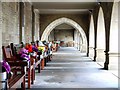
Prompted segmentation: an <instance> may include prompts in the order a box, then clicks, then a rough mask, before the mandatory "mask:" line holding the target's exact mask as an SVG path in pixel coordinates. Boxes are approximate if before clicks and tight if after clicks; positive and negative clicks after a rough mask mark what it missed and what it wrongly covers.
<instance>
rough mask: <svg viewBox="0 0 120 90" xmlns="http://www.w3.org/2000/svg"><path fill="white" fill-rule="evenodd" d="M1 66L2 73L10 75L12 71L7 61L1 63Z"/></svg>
mask: <svg viewBox="0 0 120 90" xmlns="http://www.w3.org/2000/svg"><path fill="white" fill-rule="evenodd" d="M1 65H2V72H5V71H6V72H7V73H10V71H11V68H10V65H9V64H8V63H7V62H6V61H5V60H3V61H2V62H1Z"/></svg>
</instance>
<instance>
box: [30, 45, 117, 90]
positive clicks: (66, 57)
mask: <svg viewBox="0 0 120 90" xmlns="http://www.w3.org/2000/svg"><path fill="white" fill-rule="evenodd" d="M32 88H39V89H40V88H54V89H55V88H118V78H117V77H116V76H114V75H113V74H112V73H111V72H109V71H107V70H102V68H101V66H100V65H98V64H97V63H96V62H93V61H92V60H91V59H90V58H89V57H86V55H85V54H84V53H80V52H79V51H77V49H75V48H73V47H60V48H59V50H58V52H54V53H53V58H52V61H51V62H49V63H47V66H46V67H45V68H44V70H42V71H41V73H37V72H36V80H35V84H34V85H32ZM51 90H52V89H51ZM68 90H69V89H68ZM71 90H73V89H71ZM77 90H78V89H77ZM88 90H89V89H88ZM91 90H92V89H91ZM95 90H96V89H95ZM104 90H107V89H104ZM108 90H110V89H108Z"/></svg>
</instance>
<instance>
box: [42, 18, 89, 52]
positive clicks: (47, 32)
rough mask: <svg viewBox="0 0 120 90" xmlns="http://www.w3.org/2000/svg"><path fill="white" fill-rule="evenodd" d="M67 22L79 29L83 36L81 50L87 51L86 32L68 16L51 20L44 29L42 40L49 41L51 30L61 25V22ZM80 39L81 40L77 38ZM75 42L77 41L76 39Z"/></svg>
mask: <svg viewBox="0 0 120 90" xmlns="http://www.w3.org/2000/svg"><path fill="white" fill-rule="evenodd" d="M63 23H66V24H68V25H70V26H72V27H73V28H75V29H76V30H77V31H79V33H80V35H81V37H82V39H81V40H82V44H81V50H80V51H81V52H86V53H87V38H86V34H85V32H84V30H83V29H82V28H81V26H80V25H79V24H78V23H76V22H75V21H73V20H72V19H69V18H66V17H62V18H59V19H56V20H55V21H53V22H51V23H50V24H49V25H48V26H47V27H46V29H45V30H44V32H43V34H42V37H41V41H44V40H46V41H48V37H49V35H50V32H51V31H52V30H54V28H55V27H56V26H59V25H60V24H63ZM77 41H79V40H77ZM74 42H75V41H74Z"/></svg>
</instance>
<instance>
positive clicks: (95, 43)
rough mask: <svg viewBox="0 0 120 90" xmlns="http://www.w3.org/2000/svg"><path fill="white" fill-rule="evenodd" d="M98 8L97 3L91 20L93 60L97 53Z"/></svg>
mask: <svg viewBox="0 0 120 90" xmlns="http://www.w3.org/2000/svg"><path fill="white" fill-rule="evenodd" d="M99 8H100V6H99V5H97V6H96V7H95V9H94V10H93V21H94V35H95V37H94V39H95V40H94V60H93V61H96V55H97V50H96V48H97V19H98V12H99Z"/></svg>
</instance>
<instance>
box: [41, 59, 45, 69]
mask: <svg viewBox="0 0 120 90" xmlns="http://www.w3.org/2000/svg"><path fill="white" fill-rule="evenodd" d="M43 69H44V59H42V61H41V70H43Z"/></svg>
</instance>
